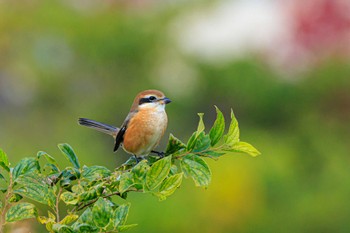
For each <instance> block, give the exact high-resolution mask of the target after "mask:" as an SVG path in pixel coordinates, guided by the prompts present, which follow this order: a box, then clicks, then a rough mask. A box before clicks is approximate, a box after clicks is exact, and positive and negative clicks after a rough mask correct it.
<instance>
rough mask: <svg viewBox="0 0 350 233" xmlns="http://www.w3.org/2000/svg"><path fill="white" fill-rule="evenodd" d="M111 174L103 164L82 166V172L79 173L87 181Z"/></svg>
mask: <svg viewBox="0 0 350 233" xmlns="http://www.w3.org/2000/svg"><path fill="white" fill-rule="evenodd" d="M110 175H111V171H110V170H109V169H108V168H106V167H103V166H91V167H86V166H84V167H83V172H82V173H81V177H82V178H83V179H86V180H88V181H93V180H97V179H101V178H105V177H107V176H110Z"/></svg>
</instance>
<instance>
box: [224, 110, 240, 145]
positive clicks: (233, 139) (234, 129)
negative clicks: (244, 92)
mask: <svg viewBox="0 0 350 233" xmlns="http://www.w3.org/2000/svg"><path fill="white" fill-rule="evenodd" d="M237 142H239V126H238V121H237V119H236V117H235V114H234V113H233V110H232V109H231V123H230V127H229V129H228V132H227V134H226V135H225V144H227V145H229V146H232V145H234V144H236V143H237Z"/></svg>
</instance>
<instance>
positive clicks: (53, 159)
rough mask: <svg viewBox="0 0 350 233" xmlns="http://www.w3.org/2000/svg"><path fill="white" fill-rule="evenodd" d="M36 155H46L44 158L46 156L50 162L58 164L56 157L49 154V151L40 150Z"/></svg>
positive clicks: (38, 156)
mask: <svg viewBox="0 0 350 233" xmlns="http://www.w3.org/2000/svg"><path fill="white" fill-rule="evenodd" d="M36 156H37V158H38V159H40V158H41V157H43V156H44V158H45V159H46V160H47V161H48V162H49V163H52V164H56V165H57V163H56V160H55V158H54V157H52V156H51V155H49V154H48V153H46V152H44V151H39V152H38V153H37V155H36Z"/></svg>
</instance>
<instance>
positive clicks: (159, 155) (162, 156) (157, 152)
mask: <svg viewBox="0 0 350 233" xmlns="http://www.w3.org/2000/svg"><path fill="white" fill-rule="evenodd" d="M151 153H154V154H157V155H158V157H159V158H161V159H162V158H164V157H165V153H164V152H163V151H161V152H159V151H155V150H152V151H151Z"/></svg>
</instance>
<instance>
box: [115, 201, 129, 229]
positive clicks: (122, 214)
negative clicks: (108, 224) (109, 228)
mask: <svg viewBox="0 0 350 233" xmlns="http://www.w3.org/2000/svg"><path fill="white" fill-rule="evenodd" d="M129 208H130V204H127V205H125V204H124V205H120V206H119V207H118V208H117V209H116V210H115V211H114V216H113V217H114V220H113V225H114V228H118V229H119V227H120V226H121V225H124V224H125V223H126V220H127V218H128V213H129Z"/></svg>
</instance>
